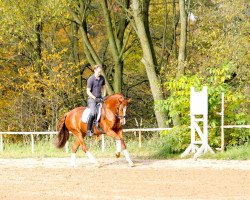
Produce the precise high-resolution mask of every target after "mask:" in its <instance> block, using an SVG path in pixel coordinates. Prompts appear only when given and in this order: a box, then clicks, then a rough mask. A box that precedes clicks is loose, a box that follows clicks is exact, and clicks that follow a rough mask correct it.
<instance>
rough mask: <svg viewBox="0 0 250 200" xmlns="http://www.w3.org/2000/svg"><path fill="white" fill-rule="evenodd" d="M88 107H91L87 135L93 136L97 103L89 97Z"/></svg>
mask: <svg viewBox="0 0 250 200" xmlns="http://www.w3.org/2000/svg"><path fill="white" fill-rule="evenodd" d="M88 107H89V109H90V115H89V120H88V125H87V135H88V136H93V132H92V126H93V121H94V118H95V109H96V103H95V101H94V100H93V99H91V98H89V99H88Z"/></svg>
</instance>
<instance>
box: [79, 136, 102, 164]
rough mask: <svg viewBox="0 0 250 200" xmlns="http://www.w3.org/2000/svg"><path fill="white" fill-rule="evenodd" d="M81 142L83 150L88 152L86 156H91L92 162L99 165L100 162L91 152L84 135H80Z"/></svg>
mask: <svg viewBox="0 0 250 200" xmlns="http://www.w3.org/2000/svg"><path fill="white" fill-rule="evenodd" d="M78 140H79V143H80V145H81V147H82V150H83V151H84V152H85V153H86V156H87V157H88V158H89V160H90V162H92V163H94V164H95V165H97V166H99V164H98V162H97V161H96V159H95V157H94V156H93V155H92V154H91V153H90V152H89V150H88V148H87V146H86V144H85V143H84V139H83V137H82V135H80V136H79V137H78Z"/></svg>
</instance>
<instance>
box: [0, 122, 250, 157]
mask: <svg viewBox="0 0 250 200" xmlns="http://www.w3.org/2000/svg"><path fill="white" fill-rule="evenodd" d="M221 128H223V129H225V128H227V129H228V128H250V125H223V126H221ZM171 129H172V128H133V129H123V132H124V133H136V132H138V133H139V134H138V143H139V147H140V148H141V146H142V132H150V131H164V130H171ZM57 133H58V132H57V131H47V132H8V131H6V132H0V151H3V149H4V145H3V135H30V137H31V151H32V153H34V152H35V140H34V135H56V134H57ZM65 151H66V152H67V153H68V152H69V144H68V142H67V143H66V145H65ZM102 151H105V138H104V135H102Z"/></svg>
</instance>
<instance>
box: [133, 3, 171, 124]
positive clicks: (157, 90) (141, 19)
mask: <svg viewBox="0 0 250 200" xmlns="http://www.w3.org/2000/svg"><path fill="white" fill-rule="evenodd" d="M142 4H143V5H144V9H143V7H142ZM142 4H141V3H140V2H139V1H138V0H133V1H132V5H131V7H132V10H133V17H134V21H135V31H136V33H137V35H138V38H139V40H140V44H141V48H142V51H143V57H142V60H141V61H142V63H143V64H144V66H145V68H146V71H147V75H148V79H149V83H150V88H151V92H152V94H153V98H154V101H159V100H163V99H164V98H163V93H162V89H161V86H160V81H159V78H158V77H157V74H156V66H157V63H156V59H155V54H154V49H153V45H152V44H151V42H150V41H151V37H150V32H149V30H147V27H149V25H148V21H147V20H145V18H146V17H147V15H148V14H147V11H148V6H149V1H148V0H144V1H143V3H142ZM145 13H146V14H145ZM155 116H156V119H157V123H158V126H159V127H165V126H166V121H167V120H166V116H165V113H164V112H163V111H161V110H155Z"/></svg>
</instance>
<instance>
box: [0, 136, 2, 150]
mask: <svg viewBox="0 0 250 200" xmlns="http://www.w3.org/2000/svg"><path fill="white" fill-rule="evenodd" d="M0 151H3V134H2V133H1V134H0Z"/></svg>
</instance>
